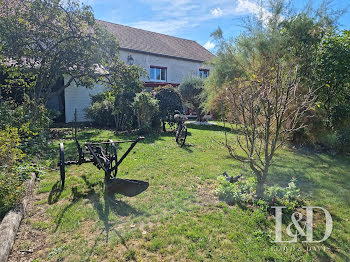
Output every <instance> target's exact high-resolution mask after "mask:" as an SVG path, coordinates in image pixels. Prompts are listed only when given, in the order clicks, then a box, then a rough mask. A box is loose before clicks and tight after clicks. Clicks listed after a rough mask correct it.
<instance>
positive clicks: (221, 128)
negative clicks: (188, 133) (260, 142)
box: [186, 123, 241, 134]
mask: <svg viewBox="0 0 350 262" xmlns="http://www.w3.org/2000/svg"><path fill="white" fill-rule="evenodd" d="M186 126H187V127H188V128H191V129H198V130H205V131H221V132H224V131H226V132H228V133H232V134H240V133H241V132H240V130H239V129H231V127H230V126H229V125H227V126H225V127H224V126H219V125H195V124H191V123H188V124H186Z"/></svg>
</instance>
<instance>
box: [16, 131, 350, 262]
mask: <svg viewBox="0 0 350 262" xmlns="http://www.w3.org/2000/svg"><path fill="white" fill-rule="evenodd" d="M188 130H189V136H188V138H187V141H186V146H184V147H183V148H180V147H178V146H177V144H176V143H175V141H174V137H173V134H168V133H167V134H154V135H148V136H146V139H145V140H144V141H142V142H139V143H138V144H137V145H136V147H135V148H134V150H133V152H132V153H131V154H130V155H129V156H128V157H127V158H126V159H125V160H124V162H123V163H122V164H121V166H120V169H119V176H120V177H122V178H131V179H140V180H145V181H148V182H149V184H150V186H149V188H148V189H147V190H146V191H145V192H143V193H142V194H140V195H138V196H136V197H132V198H129V197H126V196H121V195H116V196H115V197H107V196H105V195H104V193H103V190H104V189H103V178H104V173H103V171H99V170H98V169H97V168H96V167H95V166H93V165H92V164H84V165H81V166H70V167H68V168H67V169H66V186H65V189H64V191H63V192H59V191H57V185H58V179H59V171H58V169H57V168H56V169H55V170H52V171H49V172H47V174H46V175H44V176H43V177H42V179H41V181H40V185H39V187H38V189H37V193H36V197H35V202H34V204H33V205H32V207H31V209H30V212H29V215H28V216H27V217H26V219H25V220H24V222H23V225H22V226H21V229H20V232H19V237H18V240H17V241H16V243H15V247H14V252H13V254H12V256H11V260H10V261H19V260H20V259H21V258H30V259H32V260H34V261H126V260H131V261H132V260H134V261H192V260H193V261H210V260H212V261H266V260H267V261H348V260H350V247H349V242H350V223H349V219H350V209H349V207H350V194H349V192H350V158H349V157H345V156H328V155H325V154H314V153H305V152H304V153H303V152H299V151H293V150H290V149H284V150H281V151H279V153H278V154H277V155H276V159H275V160H276V161H275V164H274V166H273V168H272V170H271V174H270V178H269V179H270V180H269V183H270V184H274V183H279V184H281V185H287V183H288V181H289V180H290V179H291V177H292V176H296V177H297V179H298V183H297V185H298V186H299V187H300V188H301V190H302V195H303V197H304V198H305V201H306V204H307V205H313V206H321V207H324V208H326V209H327V210H328V211H329V212H330V213H331V215H332V217H333V222H334V225H333V233H332V235H331V237H330V238H329V239H328V240H327V241H326V242H323V243H320V244H313V245H306V244H305V243H295V244H276V243H273V242H272V241H273V240H274V230H275V226H274V224H275V221H274V218H273V217H271V216H267V215H266V214H265V213H264V212H262V211H261V210H259V209H256V210H252V209H245V208H242V207H239V206H237V205H235V206H228V205H227V204H225V203H223V202H220V201H219V200H218V199H217V196H216V195H215V187H216V184H217V181H216V177H217V175H218V174H219V173H222V172H224V171H227V172H228V173H229V174H230V175H236V174H240V173H243V174H245V175H247V174H249V173H250V172H249V170H248V169H247V167H246V166H244V165H242V164H240V163H238V162H236V161H234V160H232V159H231V158H230V157H229V155H228V153H227V152H226V151H225V150H223V149H222V148H220V146H219V145H218V144H217V143H216V142H214V140H217V141H222V140H223V138H224V133H223V128H222V127H220V126H193V125H189V129H188ZM70 136H71V134H70V133H67V134H66V135H64V136H63V137H60V138H59V139H57V140H56V141H54V144H53V145H52V150H53V151H52V153H51V154H48V156H47V158H48V159H49V157H53V158H55V161H54V162H55V163H56V162H57V161H58V159H57V158H58V154H57V148H58V143H59V142H60V141H64V142H65V148H66V151H67V154H71V155H73V152H75V145H74V143H73V142H72V141H71V140H70ZM231 136H235V134H231ZM135 137H136V136H125V135H118V136H116V135H115V134H114V133H113V132H112V131H107V130H97V129H85V130H84V131H82V130H81V131H80V132H79V140H81V141H88V140H89V141H104V140H108V139H113V140H118V139H125V138H127V139H129V138H135ZM125 148H126V146H123V147H122V148H121V149H120V150H125ZM319 222H320V221H318V220H317V219H316V224H317V223H319ZM288 223H290V222H288ZM321 224H322V223H320V225H321ZM318 228H319V227H318ZM322 232H323V231H322V228H321V226H320V228H319V229H318V230H316V234H315V235H316V236H318V238H322V234H323V233H322ZM316 236H315V238H316ZM283 248H285V249H284V250H282V249H283ZM310 249H311V250H310ZM21 250H22V251H23V250H32V251H33V253H28V252H27V253H25V252H20V251H21ZM315 250H316V251H315Z"/></svg>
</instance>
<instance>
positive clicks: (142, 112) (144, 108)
mask: <svg viewBox="0 0 350 262" xmlns="http://www.w3.org/2000/svg"><path fill="white" fill-rule="evenodd" d="M132 105H133V107H134V110H135V115H136V117H137V123H138V127H139V128H140V129H142V130H145V131H146V130H149V129H151V127H152V123H153V122H154V121H155V119H156V118H157V117H158V113H159V106H158V100H157V99H154V98H153V97H152V96H151V94H150V93H148V92H141V93H138V94H137V95H136V96H135V99H134V102H133V104H132Z"/></svg>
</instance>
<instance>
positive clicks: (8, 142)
mask: <svg viewBox="0 0 350 262" xmlns="http://www.w3.org/2000/svg"><path fill="white" fill-rule="evenodd" d="M19 145H20V138H19V135H18V132H17V129H16V128H13V127H6V128H5V129H4V130H0V167H5V166H6V167H12V166H13V165H14V164H15V163H16V161H17V160H19V159H21V158H22V157H23V153H22V150H20V149H19V148H18V147H19Z"/></svg>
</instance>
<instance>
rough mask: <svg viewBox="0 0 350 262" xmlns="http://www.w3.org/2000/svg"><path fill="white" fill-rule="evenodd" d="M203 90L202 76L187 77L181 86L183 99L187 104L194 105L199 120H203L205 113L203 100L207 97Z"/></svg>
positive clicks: (180, 90)
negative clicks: (202, 105)
mask: <svg viewBox="0 0 350 262" xmlns="http://www.w3.org/2000/svg"><path fill="white" fill-rule="evenodd" d="M203 91H204V81H203V79H201V78H193V77H192V78H188V79H185V80H184V81H183V82H182V83H181V85H180V86H179V92H180V94H181V96H182V99H183V100H184V101H185V102H186V104H187V106H189V107H192V109H193V110H194V111H195V112H196V114H197V120H198V121H202V117H203V116H204V114H205V112H204V111H203V108H202V107H201V104H202V102H204V101H205V99H206V97H205V96H204V94H205V93H204V92H203Z"/></svg>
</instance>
